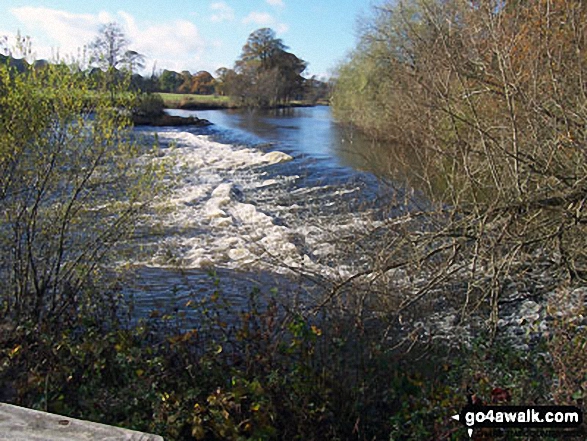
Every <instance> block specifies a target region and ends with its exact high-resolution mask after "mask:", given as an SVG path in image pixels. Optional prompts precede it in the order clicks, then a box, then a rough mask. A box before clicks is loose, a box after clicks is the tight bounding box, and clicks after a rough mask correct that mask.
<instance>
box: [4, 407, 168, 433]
mask: <svg viewBox="0 0 587 441" xmlns="http://www.w3.org/2000/svg"><path fill="white" fill-rule="evenodd" d="M98 440H100V441H163V438H162V437H160V436H158V435H150V434H147V433H141V432H135V431H134V430H126V429H121V428H119V427H113V426H107V425H105V424H99V423H92V422H89V421H82V420H76V419H75V418H69V417H64V416H61V415H55V414H52V413H46V412H40V411H38V410H31V409H26V408H24V407H18V406H13V405H12V404H5V403H0V441H98Z"/></svg>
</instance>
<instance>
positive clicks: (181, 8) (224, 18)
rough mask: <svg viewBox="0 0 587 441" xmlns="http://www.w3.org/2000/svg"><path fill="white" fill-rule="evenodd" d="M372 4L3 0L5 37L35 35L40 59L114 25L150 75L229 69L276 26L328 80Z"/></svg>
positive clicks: (68, 51) (332, 0) (343, 0)
mask: <svg viewBox="0 0 587 441" xmlns="http://www.w3.org/2000/svg"><path fill="white" fill-rule="evenodd" d="M371 3H372V1H371V0H250V1H243V0H173V1H169V2H166V1H161V0H157V1H151V0H98V1H93V2H80V1H79V0H1V1H0V36H9V37H10V36H13V35H14V34H16V32H17V31H20V32H21V33H22V34H23V35H27V36H30V37H31V39H32V42H33V50H34V52H35V54H36V56H37V58H51V57H52V55H51V54H54V53H56V52H57V51H58V52H59V55H60V56H62V57H63V56H66V55H72V54H74V55H75V54H77V53H78V52H79V49H80V48H82V47H83V46H84V45H86V44H88V43H89V42H90V41H91V40H92V39H93V38H94V37H95V36H96V35H97V33H98V29H99V28H100V25H102V24H105V23H108V22H111V21H116V22H118V23H119V24H120V25H121V26H122V27H123V29H124V31H125V32H126V35H127V37H128V38H129V40H131V45H130V48H131V49H133V50H136V51H138V52H140V53H142V54H143V55H145V56H146V71H149V72H150V71H151V70H152V69H153V66H155V67H156V69H157V70H162V69H170V70H176V71H182V70H189V71H190V72H196V71H199V70H208V71H209V72H211V73H214V71H215V70H216V69H217V68H219V67H223V66H224V67H232V65H233V63H234V60H235V59H236V58H237V57H238V55H239V54H240V51H241V48H242V46H243V45H244V44H245V42H246V40H247V37H248V35H249V34H250V33H251V32H252V31H254V30H255V29H258V28H261V27H271V28H272V29H274V30H275V31H276V32H277V35H278V37H280V38H281V39H282V40H283V41H284V43H285V44H286V45H287V46H289V48H290V51H291V52H293V53H295V54H296V55H297V56H298V57H300V58H302V59H303V60H306V61H307V62H308V63H309V66H308V70H307V72H306V73H307V74H310V75H318V76H322V75H327V74H328V73H329V72H330V71H331V70H332V68H334V67H335V66H336V63H337V62H338V61H340V60H341V59H343V58H344V56H345V54H346V53H347V52H348V51H349V50H350V49H352V47H353V46H354V43H355V35H356V32H355V31H356V25H355V24H356V19H357V17H358V15H360V14H364V13H366V12H368V10H369V6H370V4H371Z"/></svg>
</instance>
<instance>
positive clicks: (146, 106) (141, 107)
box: [133, 93, 165, 118]
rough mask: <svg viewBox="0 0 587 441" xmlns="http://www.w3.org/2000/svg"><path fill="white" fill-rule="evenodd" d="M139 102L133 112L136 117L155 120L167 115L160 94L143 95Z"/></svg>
mask: <svg viewBox="0 0 587 441" xmlns="http://www.w3.org/2000/svg"><path fill="white" fill-rule="evenodd" d="M137 101H138V104H137V105H136V107H135V110H134V112H133V113H134V114H135V115H138V116H144V117H148V118H153V117H158V116H161V115H163V114H164V113H165V104H164V102H163V98H162V97H161V95H159V94H158V93H143V94H141V95H140V96H139V97H138V100H137Z"/></svg>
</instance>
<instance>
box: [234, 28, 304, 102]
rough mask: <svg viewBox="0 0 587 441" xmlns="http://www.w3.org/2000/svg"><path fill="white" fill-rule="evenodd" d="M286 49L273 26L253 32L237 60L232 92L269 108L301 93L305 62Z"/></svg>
mask: <svg viewBox="0 0 587 441" xmlns="http://www.w3.org/2000/svg"><path fill="white" fill-rule="evenodd" d="M286 49H287V46H285V45H284V44H283V42H282V41H281V39H280V38H277V37H276V35H275V32H274V31H273V30H272V29H269V28H262V29H258V30H256V31H254V32H252V33H251V34H250V35H249V38H248V39H247V43H246V44H245V45H244V46H243V49H242V52H241V55H240V57H239V59H238V60H237V61H236V63H235V68H234V72H235V73H236V76H233V78H231V85H230V90H231V92H230V94H231V95H232V96H234V97H236V98H237V99H239V100H241V101H243V102H244V103H245V104H247V105H250V106H259V107H267V106H273V105H276V104H278V103H279V102H287V101H289V100H290V99H292V98H293V97H295V96H296V95H297V94H299V93H301V92H302V90H303V83H304V78H303V77H302V76H301V74H302V72H303V71H304V70H305V69H306V62H305V61H303V60H301V59H299V58H298V57H296V56H295V55H294V54H292V53H290V52H287V51H286Z"/></svg>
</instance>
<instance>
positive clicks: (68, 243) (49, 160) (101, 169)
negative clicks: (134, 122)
mask: <svg viewBox="0 0 587 441" xmlns="http://www.w3.org/2000/svg"><path fill="white" fill-rule="evenodd" d="M112 87H114V86H112ZM0 89H1V90H0V109H2V111H1V112H0V212H2V218H1V219H0V316H1V317H2V318H3V319H9V321H14V322H16V323H19V322H22V321H32V322H33V323H45V322H51V323H56V322H59V323H66V322H68V321H73V320H76V317H78V314H81V313H94V312H100V313H104V308H105V306H104V305H102V306H100V305H101V304H102V303H101V302H103V301H104V302H106V301H109V300H110V298H109V296H108V293H109V290H108V284H107V283H106V281H107V279H105V278H102V275H103V274H104V272H105V271H106V270H107V268H108V266H109V262H110V261H109V258H110V257H112V256H113V252H114V250H115V249H117V247H119V246H120V245H121V243H122V241H123V240H124V238H125V237H127V235H128V234H129V233H130V231H131V230H132V228H133V226H134V224H135V222H136V220H137V219H138V216H139V215H140V213H141V210H142V208H144V206H145V203H147V201H148V197H147V193H146V192H145V191H143V190H144V188H145V187H144V185H147V186H148V185H150V184H149V182H150V180H151V178H152V175H151V173H150V172H149V171H148V170H146V169H145V168H144V167H142V166H139V165H138V164H137V163H136V161H135V157H136V155H137V152H138V150H137V146H136V145H134V144H133V142H132V141H131V138H130V136H129V132H128V130H127V129H128V127H129V121H128V119H127V118H128V117H127V116H126V114H124V113H121V112H120V111H119V110H118V109H120V108H124V107H127V108H129V107H130V106H131V105H132V103H133V101H134V97H133V96H132V95H131V94H129V93H121V92H122V91H124V90H127V85H126V84H121V85H120V86H119V88H118V89H115V90H112V89H111V90H110V92H112V91H113V92H114V94H108V93H101V92H93V93H92V94H91V95H90V92H89V84H88V81H87V80H86V79H85V77H84V76H83V75H79V69H78V67H77V66H70V65H65V64H51V65H48V66H46V67H45V68H44V69H42V70H34V69H33V68H31V67H29V68H28V69H27V70H26V71H25V72H24V73H21V74H19V73H17V72H16V70H15V69H14V68H12V67H11V66H0ZM89 96H91V97H92V98H91V100H89V99H88V97H89ZM112 97H114V98H115V99H116V102H115V103H114V105H112V104H113V103H112ZM93 287H95V288H93ZM98 287H99V288H98Z"/></svg>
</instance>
